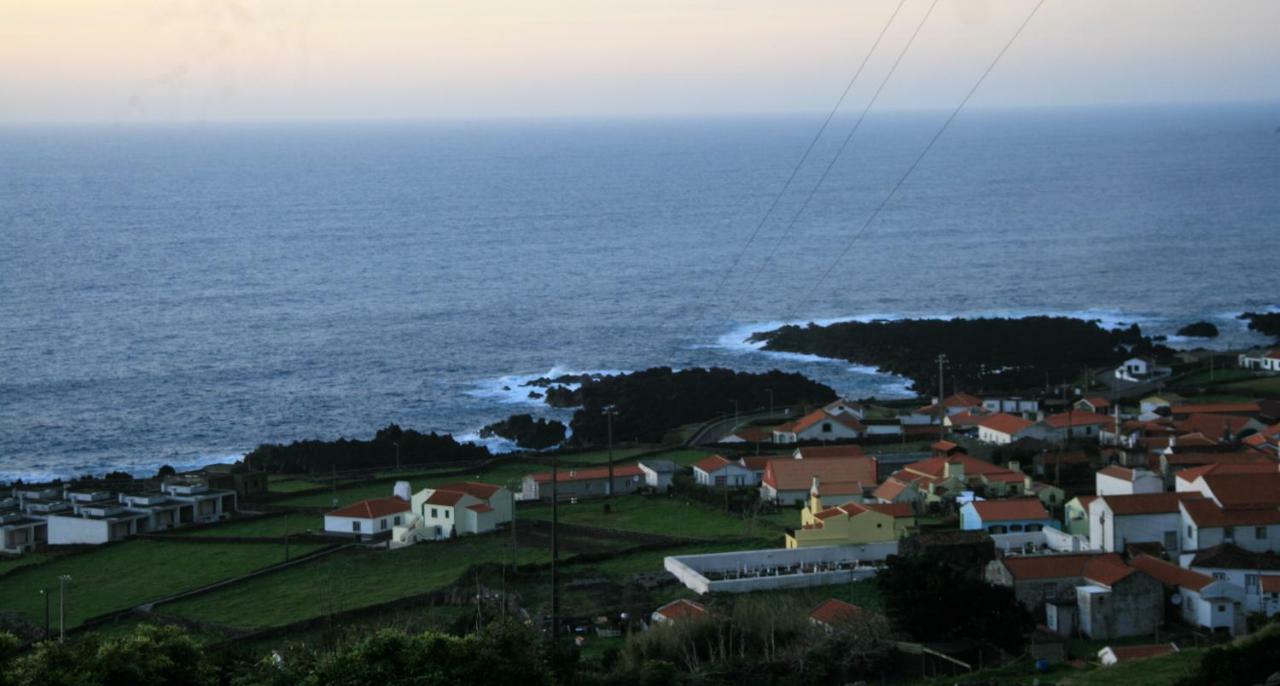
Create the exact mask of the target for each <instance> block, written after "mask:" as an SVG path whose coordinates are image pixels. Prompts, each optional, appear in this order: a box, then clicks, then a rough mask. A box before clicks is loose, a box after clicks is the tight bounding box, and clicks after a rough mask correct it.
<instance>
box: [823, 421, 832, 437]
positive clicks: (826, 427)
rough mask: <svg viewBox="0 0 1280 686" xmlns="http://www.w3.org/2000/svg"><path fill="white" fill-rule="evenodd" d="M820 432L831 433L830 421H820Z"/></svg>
mask: <svg viewBox="0 0 1280 686" xmlns="http://www.w3.org/2000/svg"><path fill="white" fill-rule="evenodd" d="M822 433H824V434H829V433H831V422H823V423H822Z"/></svg>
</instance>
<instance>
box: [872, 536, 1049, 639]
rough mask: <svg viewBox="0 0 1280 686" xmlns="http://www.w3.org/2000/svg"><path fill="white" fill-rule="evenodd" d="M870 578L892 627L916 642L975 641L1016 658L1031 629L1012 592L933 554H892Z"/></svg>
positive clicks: (1031, 621)
mask: <svg viewBox="0 0 1280 686" xmlns="http://www.w3.org/2000/svg"><path fill="white" fill-rule="evenodd" d="M875 579H876V586H877V587H878V588H879V589H880V592H881V593H882V594H883V595H884V598H885V607H886V610H887V614H888V615H889V617H891V618H892V619H893V621H894V624H895V626H896V628H897V629H898V630H899V631H901V632H902V633H905V634H907V635H909V636H911V637H912V638H913V639H915V640H917V641H950V640H963V639H981V640H985V641H987V642H989V643H991V644H994V645H996V646H997V647H999V648H1001V649H1002V650H1005V651H1007V652H1010V653H1015V654H1016V653H1018V652H1020V651H1021V649H1022V647H1023V646H1024V645H1025V644H1026V637H1027V634H1029V633H1030V632H1031V630H1032V629H1034V628H1035V621H1034V620H1033V619H1032V616H1031V614H1030V613H1029V612H1027V610H1026V608H1024V607H1023V606H1022V605H1021V604H1020V603H1019V602H1018V600H1017V598H1016V597H1014V595H1013V590H1012V589H1010V588H1005V587H1003V586H993V585H991V584H988V583H987V582H985V581H983V580H982V579H981V578H978V577H976V576H974V575H973V574H968V573H966V571H965V570H959V569H956V568H954V567H953V566H951V565H948V564H946V563H945V560H943V559H942V558H940V557H938V556H937V555H936V554H933V553H927V554H924V555H911V556H903V555H895V556H892V557H890V558H889V560H888V563H887V567H886V569H884V570H883V571H881V572H880V573H879V574H877V575H876V577H875Z"/></svg>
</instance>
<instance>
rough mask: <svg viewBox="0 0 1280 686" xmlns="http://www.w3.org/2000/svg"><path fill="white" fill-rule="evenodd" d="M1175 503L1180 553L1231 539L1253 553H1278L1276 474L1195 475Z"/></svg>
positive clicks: (1279, 506)
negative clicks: (1178, 505) (1178, 506)
mask: <svg viewBox="0 0 1280 686" xmlns="http://www.w3.org/2000/svg"><path fill="white" fill-rule="evenodd" d="M1191 486H1192V488H1193V491H1191V492H1186V493H1183V494H1182V495H1185V496H1194V495H1196V494H1202V495H1204V496H1205V497H1203V498H1194V497H1192V498H1190V499H1186V500H1183V501H1182V502H1181V508H1182V525H1183V529H1182V536H1183V546H1182V549H1183V551H1184V552H1187V553H1189V552H1192V551H1197V550H1205V549H1207V548H1212V547H1214V546H1216V545H1220V544H1223V543H1231V544H1234V545H1237V546H1239V547H1241V548H1243V549H1245V550H1248V551H1251V552H1255V553H1265V552H1280V474H1247V473H1246V474H1239V473H1237V474H1215V473H1212V472H1210V473H1208V474H1204V475H1202V476H1199V477H1197V478H1196V479H1195V480H1194V481H1193V482H1192V484H1191Z"/></svg>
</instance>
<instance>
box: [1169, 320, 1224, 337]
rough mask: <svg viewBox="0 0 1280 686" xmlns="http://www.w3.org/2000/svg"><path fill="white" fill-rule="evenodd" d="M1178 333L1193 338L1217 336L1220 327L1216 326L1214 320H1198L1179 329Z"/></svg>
mask: <svg viewBox="0 0 1280 686" xmlns="http://www.w3.org/2000/svg"><path fill="white" fill-rule="evenodd" d="M1178 335H1179V336H1188V337H1191V338H1217V337H1218V327H1216V326H1214V325H1213V323H1212V322H1196V323H1194V324H1187V325H1186V326H1184V327H1182V328H1181V329H1178Z"/></svg>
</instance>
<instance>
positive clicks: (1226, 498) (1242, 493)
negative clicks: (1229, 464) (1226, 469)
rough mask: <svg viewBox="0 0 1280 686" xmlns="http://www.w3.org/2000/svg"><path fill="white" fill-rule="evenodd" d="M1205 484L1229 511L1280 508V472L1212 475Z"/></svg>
mask: <svg viewBox="0 0 1280 686" xmlns="http://www.w3.org/2000/svg"><path fill="white" fill-rule="evenodd" d="M1204 483H1205V486H1207V487H1208V488H1209V492H1210V493H1211V494H1212V495H1213V498H1214V499H1215V500H1217V501H1218V502H1219V503H1221V504H1222V506H1223V507H1224V508H1227V509H1243V508H1265V507H1270V508H1277V507H1280V472H1277V473H1274V474H1210V475H1208V476H1206V477H1205V478H1204Z"/></svg>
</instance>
